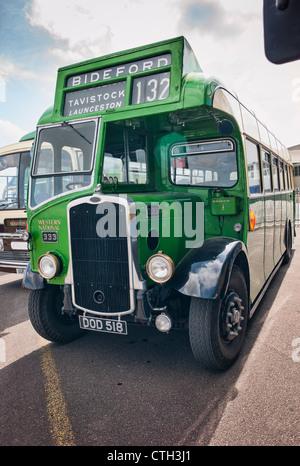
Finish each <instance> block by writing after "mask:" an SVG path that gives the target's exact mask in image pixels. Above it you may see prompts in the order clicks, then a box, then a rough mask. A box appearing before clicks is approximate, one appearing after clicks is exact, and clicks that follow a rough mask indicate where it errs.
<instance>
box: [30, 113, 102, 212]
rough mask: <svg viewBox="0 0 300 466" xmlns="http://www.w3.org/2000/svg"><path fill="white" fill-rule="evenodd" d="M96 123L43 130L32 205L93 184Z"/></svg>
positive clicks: (52, 127)
mask: <svg viewBox="0 0 300 466" xmlns="http://www.w3.org/2000/svg"><path fill="white" fill-rule="evenodd" d="M95 133H96V122H95V121H94V120H93V121H85V122H80V123H63V124H61V125H57V126H49V127H45V128H41V129H40V131H39V135H38V146H37V150H36V155H35V160H34V163H33V170H32V188H31V198H30V201H31V206H32V207H35V206H36V205H38V204H41V203H43V202H46V201H48V200H49V199H51V198H53V197H56V196H59V195H61V194H64V193H67V192H69V191H73V190H77V189H80V188H84V187H87V186H89V185H90V184H91V181H92V180H91V173H92V169H93V151H94V140H95Z"/></svg>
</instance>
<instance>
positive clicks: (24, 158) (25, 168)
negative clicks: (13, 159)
mask: <svg viewBox="0 0 300 466" xmlns="http://www.w3.org/2000/svg"><path fill="white" fill-rule="evenodd" d="M29 167H30V152H23V153H22V154H21V162H20V178H19V207H20V209H26V202H27V188H28V179H29Z"/></svg>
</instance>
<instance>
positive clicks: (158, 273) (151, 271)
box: [146, 254, 175, 283]
mask: <svg viewBox="0 0 300 466" xmlns="http://www.w3.org/2000/svg"><path fill="white" fill-rule="evenodd" d="M174 269H175V266H174V263H173V261H172V259H171V258H170V257H169V256H166V255H165V254H155V255H154V256H152V257H150V258H149V259H148V262H147V265H146V270H147V274H148V275H149V277H150V278H151V279H152V280H153V281H154V282H157V283H165V282H166V281H168V280H170V278H171V277H172V275H173V272H174Z"/></svg>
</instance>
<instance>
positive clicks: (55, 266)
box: [37, 254, 61, 280]
mask: <svg viewBox="0 0 300 466" xmlns="http://www.w3.org/2000/svg"><path fill="white" fill-rule="evenodd" d="M37 266H38V271H39V273H40V275H42V277H44V278H46V279H47V280H50V279H51V278H53V277H55V276H56V275H58V273H59V272H60V269H61V264H60V260H59V259H58V257H56V256H54V255H53V254H45V255H43V256H41V257H40V258H39V260H38V264H37Z"/></svg>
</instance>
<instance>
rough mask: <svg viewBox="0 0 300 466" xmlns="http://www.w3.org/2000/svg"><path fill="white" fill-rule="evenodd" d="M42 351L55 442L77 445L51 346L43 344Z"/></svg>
mask: <svg viewBox="0 0 300 466" xmlns="http://www.w3.org/2000/svg"><path fill="white" fill-rule="evenodd" d="M41 351H42V353H41V367H42V371H43V375H44V386H45V394H46V405H47V412H48V419H49V425H50V432H51V436H52V439H53V442H54V444H55V445H57V446H75V437H74V433H73V428H72V424H71V422H70V419H69V415H68V410H67V405H66V402H65V398H64V395H63V392H62V388H61V381H60V377H59V374H58V371H57V367H56V364H55V360H54V357H53V354H52V351H51V347H50V346H49V345H47V346H43V347H42V348H41Z"/></svg>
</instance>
